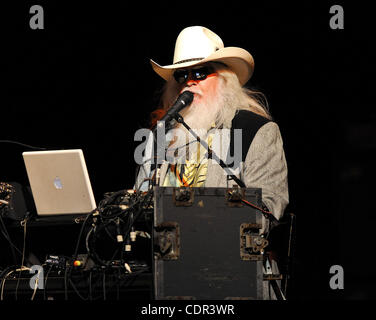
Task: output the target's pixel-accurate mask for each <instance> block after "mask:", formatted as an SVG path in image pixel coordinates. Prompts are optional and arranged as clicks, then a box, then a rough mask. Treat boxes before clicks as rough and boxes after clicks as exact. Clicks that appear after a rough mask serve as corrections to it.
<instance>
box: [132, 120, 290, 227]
mask: <svg viewBox="0 0 376 320" xmlns="http://www.w3.org/2000/svg"><path fill="white" fill-rule="evenodd" d="M227 140H228V141H229V139H227ZM149 149H150V146H149ZM226 150H227V149H226ZM149 151H150V150H149ZM149 153H150V152H149ZM146 154H148V151H147V152H146ZM146 158H148V159H149V160H150V156H149V157H148V156H146ZM168 165H169V164H168V162H164V163H163V164H162V165H161V167H160V172H159V176H160V177H159V185H161V184H162V182H163V181H164V178H165V175H166V172H167V169H168ZM150 177H151V173H150V161H147V160H146V161H145V163H144V165H143V166H142V168H141V170H140V172H139V175H138V177H137V181H136V185H135V188H138V187H139V188H140V189H141V190H143V191H145V190H147V188H148V185H149V182H148V181H145V180H144V179H145V178H150ZM238 177H239V178H240V179H241V180H243V182H244V183H245V185H246V186H247V187H249V188H262V201H263V203H264V204H265V205H266V206H267V207H268V209H269V210H270V211H271V212H272V213H273V215H274V216H275V217H276V218H277V219H280V218H281V217H282V215H283V212H284V210H285V208H286V206H287V204H288V202H289V194H288V184H287V164H286V159H285V153H284V149H283V141H282V137H281V133H280V130H279V127H278V125H277V124H276V123H275V122H268V123H266V124H264V125H263V126H262V127H261V128H260V129H259V130H258V131H257V133H256V135H255V137H254V139H253V141H252V143H251V145H250V147H249V150H248V152H247V156H246V158H245V161H244V163H243V165H242V170H241V173H240V174H239V175H238ZM227 183H228V181H227V175H226V173H225V172H224V170H223V169H222V167H221V166H220V165H219V164H218V163H217V162H215V161H214V160H212V159H209V160H208V171H207V177H206V181H205V187H227V186H228V185H227ZM267 230H268V225H267V224H266V221H265V219H264V218H263V228H262V230H260V232H266V231H267Z"/></svg>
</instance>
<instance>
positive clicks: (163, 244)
mask: <svg viewBox="0 0 376 320" xmlns="http://www.w3.org/2000/svg"><path fill="white" fill-rule="evenodd" d="M155 231H156V239H155V240H156V241H155V242H156V245H157V246H158V247H159V248H158V249H157V248H156V249H157V250H155V257H156V258H158V259H163V260H177V259H179V256H180V228H179V225H178V223H177V222H165V223H162V224H160V225H159V226H156V227H155Z"/></svg>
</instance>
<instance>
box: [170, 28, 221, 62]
mask: <svg viewBox="0 0 376 320" xmlns="http://www.w3.org/2000/svg"><path fill="white" fill-rule="evenodd" d="M223 47H224V44H223V41H222V39H221V38H220V37H219V36H218V35H216V34H215V33H214V32H213V31H211V30H209V29H208V28H205V27H200V26H194V27H188V28H185V29H183V30H182V31H181V32H180V34H179V35H178V37H177V39H176V43H175V52H174V60H173V63H174V64H175V63H181V62H185V61H190V60H198V59H203V58H206V57H208V56H209V55H211V54H212V53H214V52H215V51H217V50H219V49H222V48H223Z"/></svg>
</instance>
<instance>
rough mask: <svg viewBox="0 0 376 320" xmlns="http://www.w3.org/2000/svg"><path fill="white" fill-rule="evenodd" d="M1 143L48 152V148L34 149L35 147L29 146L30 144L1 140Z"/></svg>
mask: <svg viewBox="0 0 376 320" xmlns="http://www.w3.org/2000/svg"><path fill="white" fill-rule="evenodd" d="M0 143H10V144H17V145H20V146H23V147H27V148H30V149H34V150H47V148H41V147H34V146H31V145H29V144H25V143H22V142H18V141H13V140H0Z"/></svg>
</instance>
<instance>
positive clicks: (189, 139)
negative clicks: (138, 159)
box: [167, 97, 221, 163]
mask: <svg viewBox="0 0 376 320" xmlns="http://www.w3.org/2000/svg"><path fill="white" fill-rule="evenodd" d="M212 100H216V101H208V100H205V101H202V102H200V103H197V102H195V101H194V100H193V102H192V104H191V105H190V106H189V107H187V108H185V109H183V110H182V111H180V115H181V116H182V117H183V119H184V122H185V123H186V124H187V125H188V126H189V127H190V128H191V129H192V131H194V133H196V135H198V136H199V137H200V138H201V139H202V140H205V139H206V138H207V132H208V131H209V130H210V128H211V127H212V126H213V124H215V121H216V118H217V114H218V111H219V109H220V107H221V103H220V98H219V97H218V98H216V99H212ZM169 134H171V136H170V137H173V140H172V143H171V144H170V146H169V148H168V151H167V155H168V156H170V157H173V154H174V153H175V157H176V152H177V151H178V152H179V156H177V158H180V159H179V160H178V161H177V162H178V163H184V162H185V161H184V159H185V158H186V159H189V155H187V153H186V152H187V144H189V148H188V152H189V154H192V153H193V154H194V153H195V152H196V150H197V147H199V144H197V143H194V142H195V141H196V138H195V137H194V136H193V135H192V134H191V133H190V132H188V130H187V129H186V128H185V127H184V126H183V125H182V124H181V123H178V124H177V125H176V126H175V128H174V129H172V130H171V131H170V132H169ZM176 149H178V150H176ZM203 154H204V153H203ZM181 157H182V158H181Z"/></svg>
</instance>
